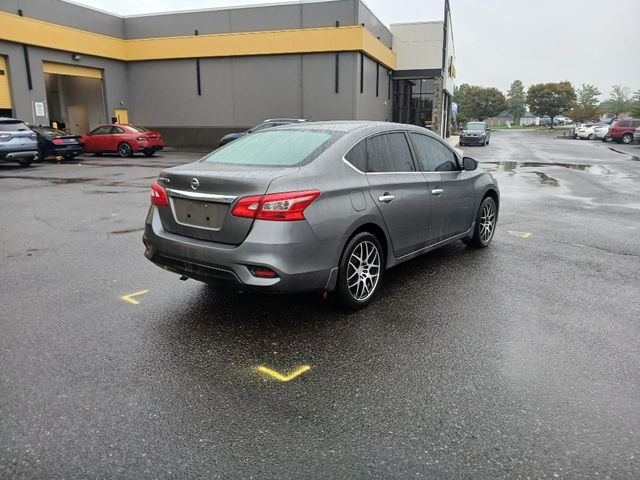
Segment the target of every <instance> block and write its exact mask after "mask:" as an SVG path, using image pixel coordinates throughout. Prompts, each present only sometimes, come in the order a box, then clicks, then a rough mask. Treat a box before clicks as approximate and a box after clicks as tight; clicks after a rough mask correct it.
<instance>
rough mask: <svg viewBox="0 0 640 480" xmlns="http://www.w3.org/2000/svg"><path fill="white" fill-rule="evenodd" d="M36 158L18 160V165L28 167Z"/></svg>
mask: <svg viewBox="0 0 640 480" xmlns="http://www.w3.org/2000/svg"><path fill="white" fill-rule="evenodd" d="M35 158H36V157H35V156H34V157H24V158H19V159H18V165H20V166H21V167H28V166H29V165H31V163H33V160H34V159H35Z"/></svg>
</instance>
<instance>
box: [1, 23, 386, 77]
mask: <svg viewBox="0 0 640 480" xmlns="http://www.w3.org/2000/svg"><path fill="white" fill-rule="evenodd" d="M0 40H7V41H10V42H15V43H25V44H27V45H36V46H39V47H45V48H51V49H55V50H63V51H68V52H73V53H81V54H85V55H95V56H97V57H105V58H113V59H116V60H124V61H140V60H168V59H173V58H195V57H201V58H205V57H235V56H247V55H279V54H290V53H321V52H346V51H359V52H363V53H365V54H367V55H368V56H370V57H371V58H373V59H375V60H377V61H378V62H380V63H381V64H383V65H384V66H386V67H388V68H391V69H395V67H396V55H395V53H394V52H392V51H391V50H390V49H389V48H388V47H386V46H385V45H384V44H383V43H382V42H380V40H378V39H377V38H376V37H374V36H373V35H372V34H371V33H370V32H368V31H367V30H366V29H365V28H364V27H361V26H347V27H337V28H336V27H330V28H301V29H292V30H273V31H264V32H239V33H222V34H208V35H199V36H193V35H189V36H183V37H164V38H143V39H133V40H123V39H120V38H115V37H110V36H107V35H101V34H98V33H92V32H87V31H84V30H78V29H75V28H70V27H65V26H62V25H56V24H53V23H48V22H43V21H42V20H35V19H33V18H25V17H20V16H18V15H13V14H11V13H6V12H0Z"/></svg>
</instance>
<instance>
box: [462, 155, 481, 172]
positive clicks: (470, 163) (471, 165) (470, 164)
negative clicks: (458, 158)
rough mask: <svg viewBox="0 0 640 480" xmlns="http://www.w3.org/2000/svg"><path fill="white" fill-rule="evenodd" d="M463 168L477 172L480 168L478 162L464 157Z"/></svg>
mask: <svg viewBox="0 0 640 480" xmlns="http://www.w3.org/2000/svg"><path fill="white" fill-rule="evenodd" d="M462 168H463V169H464V170H469V171H471V170H475V169H476V168H478V161H477V160H474V159H473V158H471V157H463V158H462Z"/></svg>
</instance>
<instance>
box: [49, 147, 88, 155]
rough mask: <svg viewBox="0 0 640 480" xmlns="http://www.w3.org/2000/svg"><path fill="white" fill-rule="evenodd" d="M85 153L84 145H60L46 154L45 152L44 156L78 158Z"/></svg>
mask: <svg viewBox="0 0 640 480" xmlns="http://www.w3.org/2000/svg"><path fill="white" fill-rule="evenodd" d="M83 152H84V147H83V146H82V145H60V146H59V147H58V146H56V147H53V148H51V149H49V150H47V151H46V152H44V155H46V156H47V157H49V156H58V155H61V156H63V157H64V156H69V155H72V156H74V157H75V156H78V155H80V154H81V153H83Z"/></svg>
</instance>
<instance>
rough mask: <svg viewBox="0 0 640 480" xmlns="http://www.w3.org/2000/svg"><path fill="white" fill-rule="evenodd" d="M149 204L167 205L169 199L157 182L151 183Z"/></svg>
mask: <svg viewBox="0 0 640 480" xmlns="http://www.w3.org/2000/svg"><path fill="white" fill-rule="evenodd" d="M151 205H157V206H159V207H167V206H169V199H168V198H167V192H165V190H164V188H162V187H161V186H160V185H159V184H158V183H157V182H153V183H152V184H151Z"/></svg>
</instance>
